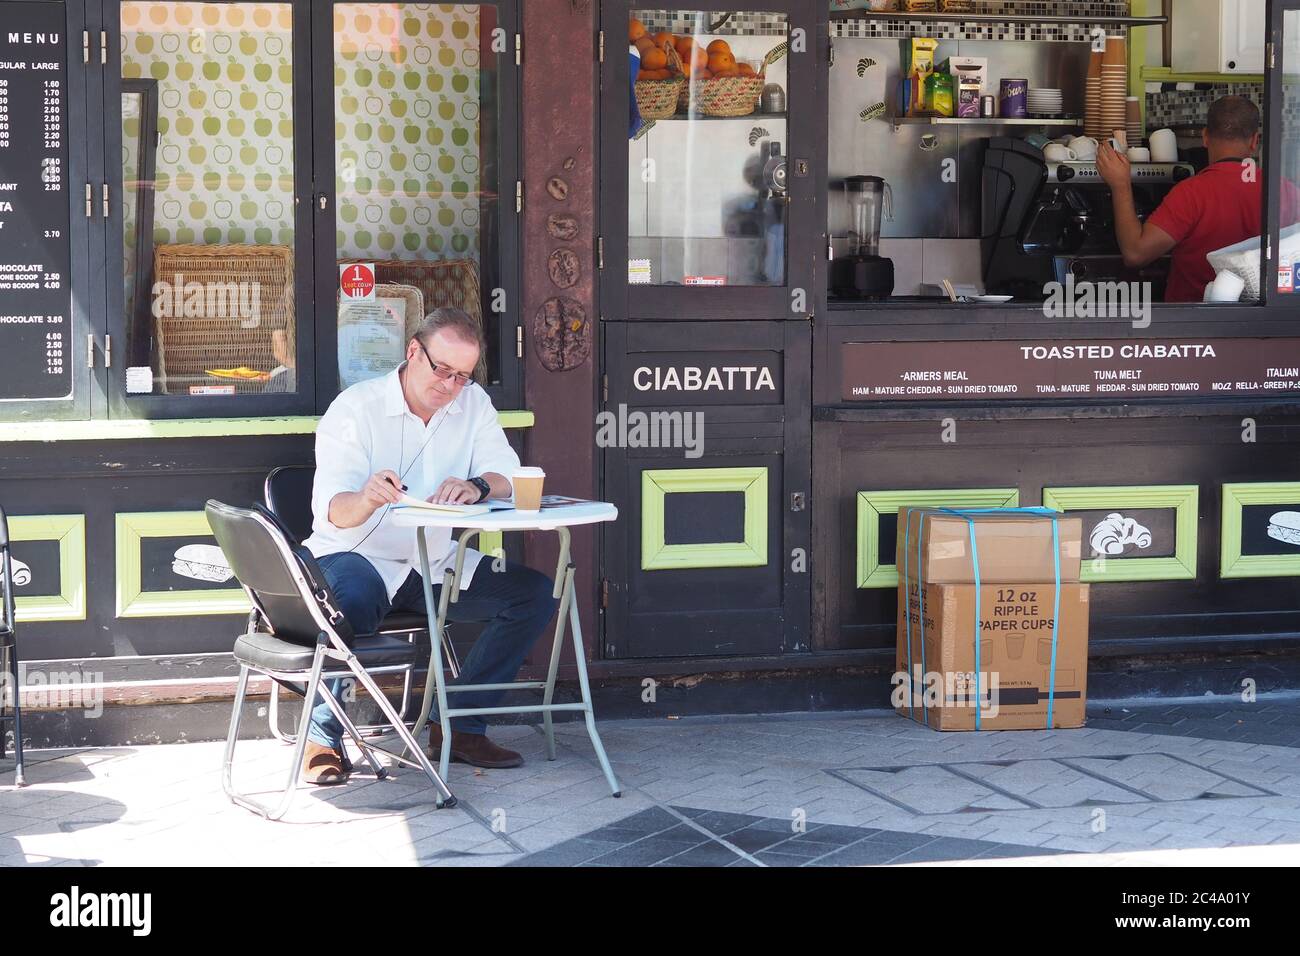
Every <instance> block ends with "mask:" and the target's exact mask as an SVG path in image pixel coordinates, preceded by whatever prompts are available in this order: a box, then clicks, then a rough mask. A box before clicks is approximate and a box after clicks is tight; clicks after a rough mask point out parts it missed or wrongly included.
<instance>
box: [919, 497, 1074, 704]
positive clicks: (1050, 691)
mask: <svg viewBox="0 0 1300 956" xmlns="http://www.w3.org/2000/svg"><path fill="white" fill-rule="evenodd" d="M938 510H939V511H940V512H941V513H943V514H950V515H955V516H956V517H959V518H965V519H966V525H967V528H968V529H969V531H970V549H971V569H972V572H973V576H974V578H975V729H976V730H979V729H980V704H981V697H980V562H979V552H978V550H977V549H976V546H975V522H974V520H973V519H972V518H971V515H977V514H1027V515H1041V516H1042V517H1050V518H1051V519H1052V570H1053V582H1052V586H1053V597H1052V669H1051V671H1050V672H1049V673H1048V678H1047V729H1048V730H1051V729H1052V717H1053V712H1054V710H1055V705H1056V651H1057V647H1058V643H1059V635H1060V629H1061V525H1060V518H1061V514H1060V512H1059V511H1054V510H1053V509H1051V508H1044V507H1032V508H940V509H938ZM921 521H922V522H924V521H925V516H924V515H922V516H921ZM918 555H919V545H918ZM917 573H918V574H920V563H919V557H918V564H917Z"/></svg>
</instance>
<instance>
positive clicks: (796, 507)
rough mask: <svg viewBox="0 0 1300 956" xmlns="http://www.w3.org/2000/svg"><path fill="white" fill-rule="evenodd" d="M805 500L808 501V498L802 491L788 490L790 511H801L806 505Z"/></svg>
mask: <svg viewBox="0 0 1300 956" xmlns="http://www.w3.org/2000/svg"><path fill="white" fill-rule="evenodd" d="M807 502H808V499H807V498H806V497H805V496H804V493H803V492H802V491H792V492H790V510H791V511H803V509H804V508H805V507H806V505H807Z"/></svg>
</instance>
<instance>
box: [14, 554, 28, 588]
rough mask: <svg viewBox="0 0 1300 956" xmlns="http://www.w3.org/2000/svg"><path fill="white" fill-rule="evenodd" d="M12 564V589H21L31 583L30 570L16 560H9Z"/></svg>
mask: <svg viewBox="0 0 1300 956" xmlns="http://www.w3.org/2000/svg"><path fill="white" fill-rule="evenodd" d="M10 560H11V561H12V562H13V572H14V587H22V586H23V585H24V584H31V583H32V569H31V568H29V567H28V566H27V565H25V564H23V563H22V562H21V561H19V560H18V559H17V558H11V559H10Z"/></svg>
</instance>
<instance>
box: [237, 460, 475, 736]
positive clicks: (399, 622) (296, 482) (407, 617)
mask: <svg viewBox="0 0 1300 956" xmlns="http://www.w3.org/2000/svg"><path fill="white" fill-rule="evenodd" d="M315 479H316V469H315V468H313V467H312V466H311V465H281V466H280V467H279V468H274V469H272V470H271V473H270V474H268V475H267V476H266V482H265V484H264V485H263V488H262V495H263V497H264V498H265V499H266V507H267V509H268V510H269V511H270V512H271V513H272V514H273V515H275V516H276V517H277V518H279V519H280V522H281V523H282V524H283V525H284V527H285V528H287V529H288V531H289V533H290V535H291V536H292V537H293V539H294V543H298V542H301V541H303V540H305V539H306V538H307V537H308V536H309V535H310V534H311V526H312V520H313V516H312V510H311V492H312V482H313V481H315ZM379 633H380V634H393V635H399V636H404V637H405V638H406V639H407V640H409V641H411V642H412V643H413V644H416V645H423V646H425V647H427V646H428V640H429V620H428V618H427V617H426V616H425V615H423V614H413V613H411V612H409V611H393V612H392V613H391V614H389V615H387V616H386V617H385V618H384V619H383V620H382V621H381V622H380V624H379ZM442 647H443V653H444V654H445V660H446V661H447V662H448V664H447V669H448V670H449V671H450V672H451V676H452V677H457V676H459V675H460V661H459V659H458V658H457V657H456V652H455V650H454V649H453V648H452V646H451V640H450V638H449V637H448V636H447V635H443V642H442ZM426 657H427V655H426ZM414 674H415V668H414V667H412V668H409V669H408V670H407V671H406V672H405V674H403V677H402V702H401V706H400V708H399V709H398V716H400V717H401V718H402V719H403V720H406V711H407V704H408V702H409V701H410V699H411V682H412V680H413V679H414ZM267 720H268V721H269V722H270V725H271V733H272V734H273V735H274V736H275V738H276V739H277V740H280V741H283V742H284V743H293V742H294V737H293V735H292V734H287V733H285V732H284V731H283V730H281V729H280V688H279V685H275V686H273V687H272V688H271V702H270V707H269V708H268V713H267ZM387 729H388V728H387V726H386V725H382V724H367V725H364V726H362V727H361V728H360V730H361V732H362V733H383V732H384V731H386V730H387Z"/></svg>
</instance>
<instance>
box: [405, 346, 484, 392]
mask: <svg viewBox="0 0 1300 956" xmlns="http://www.w3.org/2000/svg"><path fill="white" fill-rule="evenodd" d="M415 344H416V345H418V346H420V351H421V352H423V353H424V357H425V358H426V359H428V361H429V368H431V369H433V377H434V378H436V379H438V380H440V381H443V382H451V383H452V384H453V385H455V386H456V387H457V388H464V387H465V386H466V385H468V384H469V383H470V382H472V381H473V380H474V379H473V376H472V375H466V374H465V373H464V372H457V371H456V370H455V369H451V368H447V366H445V365H439V364H438V363H437V362H435V361H434V360H433V358H432V356H430V355H429V350H428V349H426V348H425V347H424V343H423V342H421V341H420V340H419V339H418V338H417V339H416V340H415Z"/></svg>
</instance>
